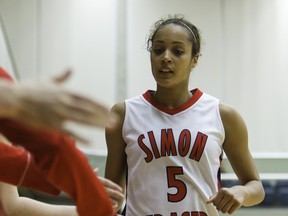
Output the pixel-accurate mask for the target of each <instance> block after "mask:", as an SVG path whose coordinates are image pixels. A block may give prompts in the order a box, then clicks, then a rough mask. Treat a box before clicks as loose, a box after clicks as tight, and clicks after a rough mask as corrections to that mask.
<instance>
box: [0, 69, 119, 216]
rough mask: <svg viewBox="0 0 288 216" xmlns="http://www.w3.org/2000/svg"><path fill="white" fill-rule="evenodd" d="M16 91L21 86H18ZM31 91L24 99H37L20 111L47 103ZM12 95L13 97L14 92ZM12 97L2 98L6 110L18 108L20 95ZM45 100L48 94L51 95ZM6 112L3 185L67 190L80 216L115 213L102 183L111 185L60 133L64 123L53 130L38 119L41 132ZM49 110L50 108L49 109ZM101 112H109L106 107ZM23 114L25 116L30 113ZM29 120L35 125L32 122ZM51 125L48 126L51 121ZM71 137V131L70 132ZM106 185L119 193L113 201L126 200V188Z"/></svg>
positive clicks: (0, 161) (1, 126)
mask: <svg viewBox="0 0 288 216" xmlns="http://www.w3.org/2000/svg"><path fill="white" fill-rule="evenodd" d="M1 76H2V78H3V77H5V78H6V79H9V80H11V77H10V76H9V75H8V74H7V73H6V72H5V71H3V70H2V71H1ZM4 85H7V86H8V87H9V88H10V89H11V86H9V85H12V84H4ZM4 87H5V86H4ZM9 88H8V89H9ZM14 88H17V87H14ZM12 89H13V87H12ZM20 89H21V87H20ZM24 89H25V88H24ZM56 90H57V89H56ZM28 92H29V93H32V95H31V97H26V98H25V97H24V98H25V99H32V101H33V102H34V103H31V104H29V103H28V104H27V100H26V101H25V100H24V101H23V102H24V105H25V106H26V107H25V106H24V107H20V110H21V109H23V110H25V108H27V107H29V105H30V107H32V108H33V106H34V107H35V103H36V107H37V102H38V105H41V106H40V107H42V108H43V106H42V105H43V104H41V101H43V100H40V101H37V100H36V102H35V100H33V99H35V97H33V92H31V91H28ZM48 92H49V91H48ZM7 93H8V95H9V92H7ZM16 93H19V94H20V95H22V96H23V95H24V96H27V95H25V92H23V94H21V92H17V91H16ZM50 93H52V92H50ZM54 93H55V91H54ZM60 93H61V92H60ZM37 94H38V93H35V95H37ZM65 95H66V99H67V98H68V99H69V96H70V97H71V96H72V97H73V96H74V97H77V95H69V94H67V93H66V94H65V92H63V93H62V96H65ZM11 96H12V98H9V97H8V98H7V97H6V98H5V97H4V100H1V102H3V103H2V104H1V105H2V107H3V106H4V107H5V106H6V109H7V108H8V109H10V108H14V107H13V106H12V107H10V106H8V105H11V104H12V105H13V103H9V102H11V99H12V101H13V99H15V98H13V96H15V95H13V94H12V95H11ZM44 96H47V94H46V95H44ZM48 96H49V95H48ZM67 96H68V97H67ZM20 98H21V97H20ZM36 98H37V97H36ZM51 98H52V99H54V98H56V99H59V98H57V97H54V95H53V94H52V95H51ZM16 99H19V98H17V97H16ZM22 99H23V97H22ZM39 99H40V98H39ZM46 99H47V98H46ZM71 99H72V98H71ZM83 99H85V98H83ZM80 100H81V98H80ZM32 101H29V100H28V102H32ZM44 101H45V100H44ZM6 102H7V103H6ZM16 102H17V100H16ZM19 102H22V101H21V100H20V101H19ZM50 102H54V101H53V100H51V101H50ZM56 102H57V103H56V104H58V105H60V106H61V101H58V100H56ZM59 102H60V103H59ZM70 102H73V101H70ZM25 103H26V104H25ZM16 104H17V103H16ZM56 104H55V103H52V105H56ZM66 105H67V104H66ZM72 105H73V103H72V104H69V103H68V106H65V103H64V106H62V108H67V111H69V110H70V109H74V108H77V106H72ZM83 105H94V106H95V105H97V104H95V103H94V102H93V101H91V102H90V101H88V102H86V104H82V106H83ZM18 106H19V105H18ZM92 107H93V106H90V107H88V109H87V110H85V109H80V110H79V111H80V112H81V111H85V112H87V111H89V109H91V108H92ZM37 108H38V107H37ZM56 108H57V107H56ZM3 110H4V111H3V113H4V115H3V113H2V116H4V117H8V118H3V117H2V118H1V119H0V133H1V137H0V138H1V139H0V150H1V151H0V152H1V155H0V170H1V173H0V181H4V182H7V183H10V184H14V185H21V186H24V187H28V188H32V189H36V190H40V191H44V192H47V193H51V194H55V195H57V194H59V192H60V191H64V192H66V193H67V194H68V195H70V196H71V198H73V199H74V200H75V203H76V205H77V212H78V213H79V215H80V216H95V215H103V216H109V215H115V210H113V208H112V202H111V201H110V199H109V197H108V194H107V192H106V191H105V189H104V187H103V184H102V182H104V183H107V181H105V180H104V181H103V180H102V182H101V181H100V180H99V179H98V178H97V177H96V175H95V173H94V172H93V170H92V169H91V167H90V164H89V162H88V160H87V158H86V157H85V156H84V155H83V154H82V153H81V152H80V151H79V150H78V149H77V148H76V146H75V142H74V140H73V139H72V138H71V137H69V136H67V135H65V134H63V133H59V132H57V131H56V130H55V129H59V128H60V130H61V127H62V125H60V127H59V125H58V124H56V126H57V127H53V126H55V125H53V124H52V127H51V125H49V124H46V123H45V121H44V122H43V121H39V122H40V124H39V125H40V128H37V127H35V126H36V125H38V123H37V124H36V125H35V124H31V123H29V124H28V125H30V126H28V125H27V124H23V123H22V122H25V121H23V119H25V117H24V118H21V119H20V122H19V121H17V120H18V118H17V117H16V118H15V116H13V115H12V117H11V116H10V115H5V114H7V113H9V112H10V111H9V112H7V110H6V111H5V109H3ZM47 110H49V108H48V109H47ZM47 110H46V113H47ZM102 110H104V109H103V108H102ZM16 111H17V109H16ZM39 111H40V112H41V111H42V110H39V109H38V112H39ZM75 111H76V110H75ZM75 111H74V112H75ZM44 112H45V111H44ZM12 113H13V111H12ZM48 113H49V114H52V116H51V115H50V116H51V117H53V114H54V113H53V111H52V112H48ZM23 114H25V112H24V113H23ZM27 114H29V112H27ZM44 114H45V113H44ZM55 114H56V117H58V118H59V117H61V115H59V114H61V113H57V112H55ZM55 114H54V116H55ZM85 114H86V117H88V115H91V114H92V111H89V112H87V113H84V115H85ZM17 115H19V114H18V113H16V116H17ZM40 115H41V114H39V113H38V114H36V115H35V116H36V117H39V116H40ZM84 115H83V116H84ZM35 116H33V117H35ZM80 116H81V115H80ZM106 116H107V114H106ZM28 117H29V116H28ZM92 117H94V118H95V116H93V115H92ZM46 118H47V116H44V117H43V119H44V120H45V119H46ZM15 119H16V120H15ZM63 119H64V120H65V119H70V118H69V114H68V115H66V116H64V118H63ZM63 119H61V118H59V120H60V121H59V122H60V123H62V121H63ZM103 119H105V118H103ZM26 120H27V116H26ZM30 120H31V121H33V118H32V119H30ZM56 120H57V118H56ZM75 120H76V122H77V121H79V120H81V118H79V119H77V118H76V119H75ZM47 122H48V123H49V120H48V121H47ZM59 122H56V123H59ZM83 122H84V121H83ZM83 122H82V123H83ZM99 122H101V120H100V121H98V123H97V124H96V125H97V126H100V125H101V124H102V126H103V125H104V124H103V123H104V122H102V123H101V124H99ZM88 123H90V124H92V125H93V124H94V125H95V121H94V122H92V121H90V122H88ZM32 125H33V126H32ZM43 125H44V126H46V125H47V127H46V130H45V127H44V126H43ZM51 129H53V130H51ZM62 131H64V130H62ZM68 133H70V132H69V131H68ZM8 140H9V141H8ZM10 141H11V142H12V143H13V144H14V145H21V146H23V147H24V148H25V150H23V149H20V148H18V147H15V146H11V145H7V143H9V142H10ZM110 183H112V182H110ZM106 186H107V188H108V192H109V193H110V194H111V193H112V194H113V193H114V192H115V193H116V196H115V193H114V198H115V199H116V200H117V199H119V198H120V199H121V196H122V195H121V192H120V191H121V190H119V189H117V187H116V188H115V187H114V186H115V185H114V186H113V185H112V187H111V185H106ZM109 187H110V188H109ZM113 187H114V188H113ZM5 188H7V186H6V187H5V186H4V190H5ZM8 188H9V187H8ZM10 188H11V187H10ZM111 189H112V190H114V192H113V191H112V192H111ZM1 190H2V191H0V193H4V194H5V191H4V192H3V186H2V189H1ZM13 190H15V188H14V189H12V191H13ZM8 191H9V189H8ZM10 191H11V190H10ZM14 194H15V193H14ZM119 194H120V195H119ZM1 195H3V194H1ZM4 197H5V196H4ZM117 197H118V198H117ZM10 198H11V199H13V196H11V197H10ZM8 200H9V199H8ZM0 201H1V202H0V204H1V205H0V209H1V211H0V214H5V215H6V214H7V212H5V210H7V205H4V203H6V204H7V203H10V202H9V201H8V202H7V199H4V200H3V199H1V200H0ZM5 201H6V202H5ZM10 201H11V200H10ZM3 202H4V203H3ZM11 205H12V204H11ZM23 211H24V209H22V210H21V212H23ZM21 212H20V213H21ZM20 213H18V215H20ZM29 215H31V214H29ZM36 215H37V214H36ZM52 215H53V214H52ZM1 216H2V215H1Z"/></svg>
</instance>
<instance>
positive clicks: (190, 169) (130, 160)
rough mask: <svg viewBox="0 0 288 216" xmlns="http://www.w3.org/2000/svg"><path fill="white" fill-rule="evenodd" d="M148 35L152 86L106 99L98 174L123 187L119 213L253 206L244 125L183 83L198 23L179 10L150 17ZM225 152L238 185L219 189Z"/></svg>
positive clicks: (189, 214)
mask: <svg viewBox="0 0 288 216" xmlns="http://www.w3.org/2000/svg"><path fill="white" fill-rule="evenodd" d="M154 27H155V28H154V30H153V31H152V33H151V35H150V37H149V39H148V42H147V44H148V50H149V52H150V60H151V68H152V74H153V76H154V79H155V81H156V83H157V88H156V90H155V91H154V90H148V91H147V92H145V93H143V94H142V95H139V96H136V97H134V98H131V99H127V100H125V101H124V102H122V103H118V104H116V105H114V107H113V108H112V110H113V112H117V113H118V114H119V115H120V116H121V118H120V119H119V120H118V123H117V124H116V127H114V128H107V129H106V140H107V146H108V158H107V164H106V173H105V177H106V178H108V179H110V180H112V181H113V182H116V183H117V184H119V185H121V186H122V187H123V188H124V185H127V188H126V206H125V209H124V212H123V214H124V215H126V216H135V215H141V216H144V215H145V216H196V215H197V216H217V215H219V211H221V212H223V213H229V214H232V213H234V212H235V211H236V210H237V209H239V208H240V207H241V206H253V205H257V204H258V203H260V202H261V201H262V200H263V198H264V190H263V187H262V184H261V181H260V179H259V175H258V172H257V170H256V167H255V164H254V162H253V159H252V157H251V154H250V152H249V148H248V138H247V137H248V136H247V128H246V126H245V123H244V121H243V119H242V117H241V116H240V114H239V113H238V112H237V111H236V110H234V109H233V108H232V107H230V106H228V105H225V104H223V103H220V102H219V100H218V99H217V98H215V97H213V96H211V95H209V94H207V93H205V92H203V91H201V90H200V89H198V88H195V89H193V90H189V89H188V83H189V77H190V73H191V71H192V70H193V68H195V67H196V65H197V62H198V59H199V56H200V45H201V38H200V34H199V31H198V29H197V28H196V27H195V26H194V25H192V24H191V23H190V22H188V21H186V20H185V19H184V18H183V17H180V16H175V17H171V18H168V19H166V20H160V21H158V22H156V23H155V26H154ZM223 151H224V152H225V153H226V155H227V157H228V159H229V161H230V163H231V165H232V167H233V169H234V170H235V173H236V175H237V176H238V178H239V181H240V185H237V186H234V187H231V188H220V185H219V180H220V179H219V176H220V163H221V158H222V155H223Z"/></svg>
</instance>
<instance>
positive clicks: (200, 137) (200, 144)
mask: <svg viewBox="0 0 288 216" xmlns="http://www.w3.org/2000/svg"><path fill="white" fill-rule="evenodd" d="M207 138H208V136H207V135H205V134H203V133H201V132H198V133H197V136H196V139H195V142H194V146H193V148H192V151H191V153H190V156H189V158H191V159H192V160H196V161H199V160H200V158H201V156H202V154H203V151H204V148H205V145H206V142H207Z"/></svg>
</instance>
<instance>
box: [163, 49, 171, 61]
mask: <svg viewBox="0 0 288 216" xmlns="http://www.w3.org/2000/svg"><path fill="white" fill-rule="evenodd" d="M161 61H162V62H163V63H170V62H172V59H171V53H169V51H168V50H166V51H165V52H164V53H163V56H162V58H161Z"/></svg>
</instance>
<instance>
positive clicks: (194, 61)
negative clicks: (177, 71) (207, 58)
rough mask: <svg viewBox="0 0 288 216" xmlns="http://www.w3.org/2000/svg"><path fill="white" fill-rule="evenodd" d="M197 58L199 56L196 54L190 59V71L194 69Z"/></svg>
mask: <svg viewBox="0 0 288 216" xmlns="http://www.w3.org/2000/svg"><path fill="white" fill-rule="evenodd" d="M199 56H200V54H196V55H195V56H193V57H192V60H191V65H190V67H191V70H192V69H193V68H195V67H196V65H197V63H198V59H199Z"/></svg>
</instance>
